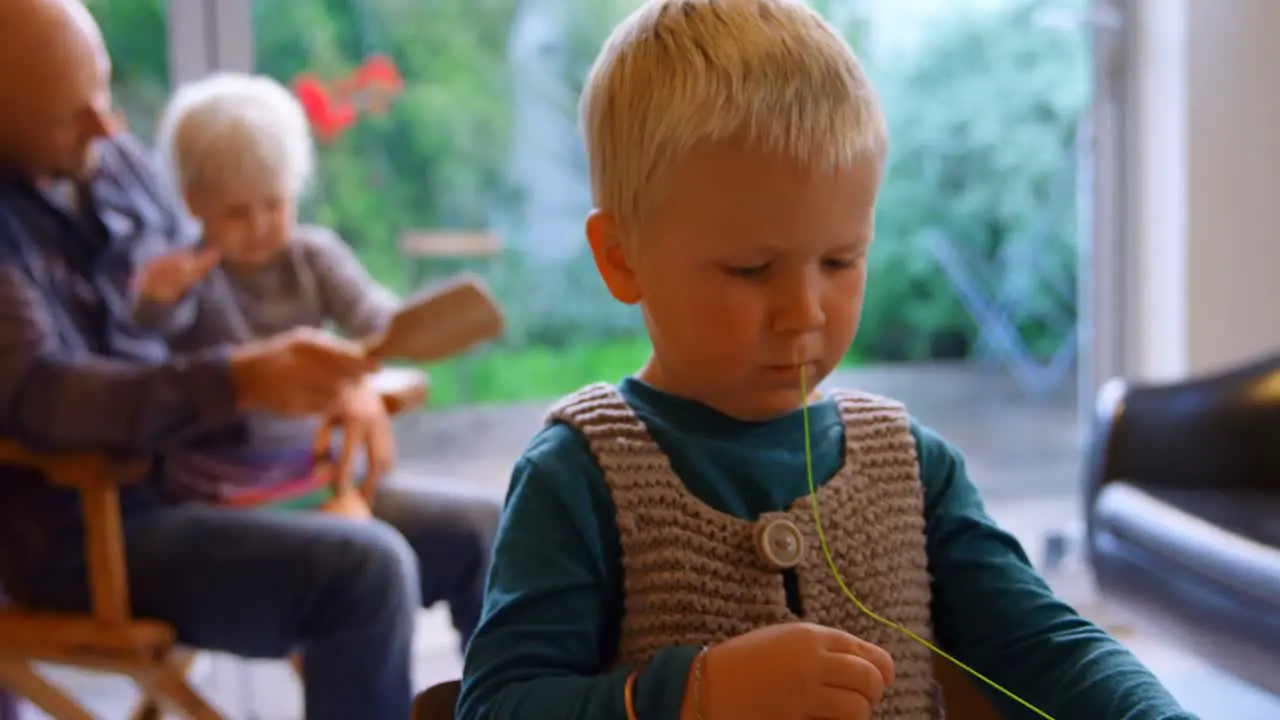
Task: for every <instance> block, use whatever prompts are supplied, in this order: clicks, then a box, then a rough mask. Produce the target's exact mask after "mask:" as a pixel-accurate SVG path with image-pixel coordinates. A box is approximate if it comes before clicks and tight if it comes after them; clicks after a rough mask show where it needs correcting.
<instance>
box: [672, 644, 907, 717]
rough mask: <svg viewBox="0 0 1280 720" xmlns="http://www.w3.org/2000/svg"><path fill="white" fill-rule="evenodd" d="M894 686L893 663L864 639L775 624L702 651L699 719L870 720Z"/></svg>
mask: <svg viewBox="0 0 1280 720" xmlns="http://www.w3.org/2000/svg"><path fill="white" fill-rule="evenodd" d="M892 682H893V659H892V658H890V657H889V653H887V652H885V651H884V650H882V649H880V648H879V647H877V646H875V645H872V644H871V643H869V642H866V641H865V640H861V639H859V638H856V637H854V636H853V635H849V634H848V633H844V632H841V631H839V630H835V629H832V628H827V627H822V626H820V625H813V624H809V623H787V624H784V625H773V626H770V627H766V628H761V629H759V630H755V631H753V632H749V633H747V634H745V635H740V636H738V637H736V638H733V639H731V640H728V641H726V642H724V643H722V644H720V645H715V646H712V647H711V649H709V650H708V651H707V654H706V657H704V658H703V667H702V678H701V692H700V694H701V696H702V697H701V699H702V708H701V714H702V716H703V717H704V718H710V719H715V718H749V717H760V718H769V719H770V720H812V719H813V718H823V719H824V720H827V719H829V720H868V719H869V718H870V717H871V713H872V711H873V710H874V708H875V706H876V704H877V703H879V702H880V698H881V697H882V696H883V695H884V689H885V687H886V686H888V685H890V684H891V683H892ZM689 692H694V685H693V683H692V682H691V683H690V684H689ZM686 706H689V703H688V702H686Z"/></svg>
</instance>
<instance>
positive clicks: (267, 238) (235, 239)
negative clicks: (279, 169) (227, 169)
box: [187, 182, 297, 269]
mask: <svg viewBox="0 0 1280 720" xmlns="http://www.w3.org/2000/svg"><path fill="white" fill-rule="evenodd" d="M187 206H188V207H189V208H190V210H191V213H192V215H194V216H195V217H196V219H198V220H200V222H201V223H202V224H203V225H204V238H205V243H206V244H207V245H208V246H209V247H211V248H213V249H215V250H217V251H218V252H219V253H220V254H221V255H222V260H223V262H225V263H228V264H230V265H232V266H236V267H241V268H246V269H253V268H256V267H260V266H262V265H263V264H265V263H267V262H270V261H271V260H272V259H274V258H275V257H276V256H278V255H279V254H280V252H281V251H282V250H283V249H284V248H285V247H286V246H288V244H289V241H290V239H291V238H292V237H293V231H294V223H295V219H296V207H297V202H296V200H295V198H294V197H293V194H292V193H291V192H290V191H289V189H288V186H287V185H286V184H285V183H283V182H281V183H266V184H263V185H262V186H260V187H247V186H244V187H231V186H229V187H222V188H210V189H200V190H188V192H187Z"/></svg>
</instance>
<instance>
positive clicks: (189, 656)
mask: <svg viewBox="0 0 1280 720" xmlns="http://www.w3.org/2000/svg"><path fill="white" fill-rule="evenodd" d="M195 661H196V653H195V652H194V651H191V650H185V649H184V650H174V651H173V652H172V653H170V655H169V661H168V666H169V668H170V672H173V673H175V674H176V675H177V677H179V678H181V679H183V680H184V681H185V679H186V677H187V675H189V674H190V673H191V666H192V665H194V664H195ZM134 680H135V681H137V678H134ZM138 686H139V687H140V688H142V687H143V686H142V683H140V682H139V683H138ZM143 690H144V693H143V697H142V699H141V700H139V701H138V706H137V708H135V709H134V711H133V714H132V715H130V716H129V718H130V720H161V718H163V717H164V712H162V711H161V709H160V704H159V702H157V700H156V698H154V697H152V696H151V695H150V694H148V693H147V692H146V691H145V688H143Z"/></svg>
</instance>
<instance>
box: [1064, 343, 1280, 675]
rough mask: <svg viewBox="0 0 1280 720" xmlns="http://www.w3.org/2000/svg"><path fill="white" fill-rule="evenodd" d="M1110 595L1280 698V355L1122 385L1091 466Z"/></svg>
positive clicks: (1101, 572)
mask: <svg viewBox="0 0 1280 720" xmlns="http://www.w3.org/2000/svg"><path fill="white" fill-rule="evenodd" d="M1086 473H1087V475H1088V478H1087V490H1086V502H1087V508H1086V510H1087V512H1086V517H1087V527H1088V554H1089V560H1090V563H1091V564H1092V566H1093V570H1094V572H1095V574H1096V577H1097V581H1098V587H1099V591H1100V593H1101V594H1102V596H1103V598H1105V599H1108V600H1110V601H1113V602H1116V603H1118V604H1119V605H1121V606H1127V607H1128V608H1130V609H1133V610H1135V611H1137V612H1136V613H1135V622H1138V623H1143V622H1146V623H1152V624H1154V625H1156V626H1159V627H1161V628H1162V629H1163V630H1166V631H1168V632H1167V634H1168V635H1170V636H1172V637H1173V638H1174V639H1175V640H1177V641H1180V642H1182V643H1183V644H1185V645H1186V646H1187V647H1189V648H1190V649H1191V650H1193V651H1194V652H1196V653H1197V654H1199V655H1201V656H1202V657H1205V658H1206V659H1207V660H1209V661H1211V662H1213V663H1214V664H1216V665H1219V666H1220V667H1222V668H1224V669H1226V670H1227V671H1229V672H1231V673H1233V674H1235V675H1237V676H1239V677H1241V678H1244V679H1246V680H1248V681H1250V682H1252V683H1255V684H1257V685H1259V686H1261V687H1263V688H1265V689H1267V690H1269V691H1271V692H1276V693H1280V358H1274V359H1270V360H1266V361H1263V362H1258V363H1255V364H1252V365H1249V366H1248V367H1243V368H1240V369H1237V370H1234V371H1231V372H1226V373H1223V374H1219V375H1214V376H1205V377H1198V378H1193V379H1191V380H1188V381H1185V382H1179V383H1170V384H1158V385H1157V384H1149V385H1131V384H1128V383H1125V382H1123V381H1120V380H1113V381H1111V382H1110V383H1109V384H1108V385H1107V386H1106V387H1105V388H1104V389H1103V391H1102V392H1101V393H1100V395H1099V399H1098V406H1097V416H1096V418H1095V428H1094V436H1093V438H1092V443H1091V448H1090V456H1089V458H1088V459H1087V463H1086Z"/></svg>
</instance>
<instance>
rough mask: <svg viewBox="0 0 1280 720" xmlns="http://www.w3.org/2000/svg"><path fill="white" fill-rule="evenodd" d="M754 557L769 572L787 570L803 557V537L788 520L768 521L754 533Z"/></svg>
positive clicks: (797, 563)
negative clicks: (757, 557) (767, 568)
mask: <svg viewBox="0 0 1280 720" xmlns="http://www.w3.org/2000/svg"><path fill="white" fill-rule="evenodd" d="M756 555H757V556H759V558H760V560H761V562H763V563H764V564H765V565H766V566H767V567H769V569H771V570H788V569H790V568H793V567H795V566H796V565H799V564H800V558H802V557H804V536H803V535H801V534H800V528H798V527H796V524H795V523H793V522H791V521H790V520H786V519H783V518H779V519H775V520H769V521H767V522H765V523H763V524H761V526H760V528H759V529H758V530H757V531H756Z"/></svg>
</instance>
